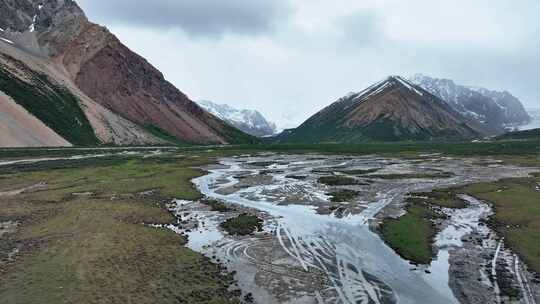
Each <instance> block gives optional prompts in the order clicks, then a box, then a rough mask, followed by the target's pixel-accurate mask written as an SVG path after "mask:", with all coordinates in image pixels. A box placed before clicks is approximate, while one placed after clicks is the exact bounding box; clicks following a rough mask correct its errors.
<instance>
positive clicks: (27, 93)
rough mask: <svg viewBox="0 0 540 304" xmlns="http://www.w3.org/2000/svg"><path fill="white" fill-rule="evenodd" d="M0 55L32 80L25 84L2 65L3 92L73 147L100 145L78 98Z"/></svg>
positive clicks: (0, 84)
mask: <svg viewBox="0 0 540 304" xmlns="http://www.w3.org/2000/svg"><path fill="white" fill-rule="evenodd" d="M0 56H4V57H7V58H8V59H9V61H11V62H13V63H14V64H16V65H17V66H18V68H19V69H20V70H21V71H24V73H25V77H28V78H29V79H30V80H29V82H25V81H23V80H21V79H19V78H18V77H17V76H15V75H14V74H12V73H11V72H10V70H9V68H8V67H6V66H0V90H1V91H3V92H4V93H6V94H7V95H8V96H10V97H11V98H13V100H15V102H17V103H18V104H20V105H21V106H23V107H24V108H25V109H26V110H27V111H28V112H30V113H31V114H33V115H34V116H35V117H37V118H38V119H39V120H41V121H42V122H43V123H45V125H47V126H48V127H50V128H51V129H52V130H54V131H55V132H56V133H58V134H59V135H60V136H62V137H63V138H65V139H66V140H67V141H69V142H70V143H72V144H73V145H78V146H95V145H99V144H100V142H99V140H98V138H97V137H96V135H95V133H94V130H93V129H92V126H91V125H90V123H89V122H88V119H87V118H86V115H85V114H84V112H83V110H82V109H81V107H80V104H79V100H78V98H77V97H75V96H74V95H73V94H71V93H70V92H69V91H68V90H67V89H66V88H64V87H62V86H60V85H58V84H56V83H53V82H52V81H51V80H50V79H49V78H48V77H47V76H45V75H43V74H40V73H37V72H35V71H32V70H31V69H29V68H28V67H27V66H26V65H25V64H24V63H22V62H20V61H18V60H15V59H13V58H10V57H8V56H7V55H0Z"/></svg>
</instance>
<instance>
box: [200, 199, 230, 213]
mask: <svg viewBox="0 0 540 304" xmlns="http://www.w3.org/2000/svg"><path fill="white" fill-rule="evenodd" d="M201 203H203V204H205V205H207V206H210V208H211V210H212V211H217V212H230V211H232V209H231V208H229V207H227V205H225V204H224V203H222V202H218V201H216V200H213V199H204V200H201Z"/></svg>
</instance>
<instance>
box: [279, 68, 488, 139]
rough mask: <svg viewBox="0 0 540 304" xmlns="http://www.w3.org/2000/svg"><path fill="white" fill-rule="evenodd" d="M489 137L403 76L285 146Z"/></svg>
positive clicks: (333, 108)
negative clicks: (300, 143)
mask: <svg viewBox="0 0 540 304" xmlns="http://www.w3.org/2000/svg"><path fill="white" fill-rule="evenodd" d="M483 133H484V131H483V130H481V128H480V127H479V126H478V125H477V124H476V123H475V122H471V121H469V120H467V119H466V118H465V117H463V116H462V115H461V114H459V113H458V112H456V111H455V110H453V109H452V108H451V107H450V106H449V105H447V104H446V103H445V102H444V101H442V100H441V99H439V98H437V97H435V96H433V95H431V94H430V93H429V92H427V91H425V90H423V89H421V88H419V87H416V86H414V85H412V84H411V83H409V82H408V81H406V80H405V79H403V78H401V77H399V76H392V77H389V78H387V79H385V80H383V81H381V82H379V83H377V84H375V85H373V86H371V87H370V88H368V89H366V90H364V91H362V92H360V93H353V94H350V95H348V96H346V97H343V98H341V99H340V100H338V101H337V102H335V103H333V104H331V105H330V106H328V107H327V108H325V109H324V110H322V111H320V112H319V113H317V114H315V115H313V116H312V117H311V118H310V119H308V120H307V121H306V122H304V123H303V124H302V125H301V126H300V127H298V128H297V129H295V130H292V131H291V132H290V133H288V134H286V135H284V137H283V138H282V139H280V140H281V141H282V142H309V143H320V142H347V143H358V142H365V141H414V140H421V141H428V140H468V139H473V138H478V137H482V136H483V135H484V134H483Z"/></svg>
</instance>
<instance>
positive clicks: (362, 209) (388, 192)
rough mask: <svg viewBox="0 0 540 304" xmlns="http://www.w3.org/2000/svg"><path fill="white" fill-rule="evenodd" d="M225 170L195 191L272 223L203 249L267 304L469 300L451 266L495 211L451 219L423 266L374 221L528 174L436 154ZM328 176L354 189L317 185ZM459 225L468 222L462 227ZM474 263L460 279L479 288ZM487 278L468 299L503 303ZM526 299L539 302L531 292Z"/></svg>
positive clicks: (257, 162)
mask: <svg viewBox="0 0 540 304" xmlns="http://www.w3.org/2000/svg"><path fill="white" fill-rule="evenodd" d="M220 163H221V165H220V166H214V167H210V168H208V170H209V174H207V175H205V176H203V177H200V178H197V179H195V180H194V182H195V184H196V185H197V187H198V188H199V190H200V191H201V192H202V193H203V194H205V195H207V196H208V197H210V198H214V199H218V200H221V201H224V202H228V203H230V204H232V205H236V206H242V207H243V208H250V209H253V210H256V211H258V212H260V213H262V214H265V215H266V216H268V217H269V219H267V221H266V227H265V231H266V232H265V233H260V234H256V235H255V236H252V237H248V238H245V237H244V238H238V237H231V236H224V238H223V239H222V240H220V241H215V240H212V241H209V242H208V243H207V244H206V245H207V246H203V248H202V250H201V251H202V252H203V253H205V254H207V255H211V256H214V257H217V258H218V259H219V260H220V261H221V262H223V263H224V264H226V265H227V266H228V267H229V269H230V270H233V271H236V272H237V273H238V274H237V279H238V280H239V284H240V286H241V287H243V289H244V290H245V291H246V290H247V291H249V292H251V293H252V294H253V295H254V296H255V300H259V302H262V303H272V302H275V303H298V302H299V301H302V302H301V303H396V302H398V303H457V302H458V301H462V302H463V301H464V297H463V295H462V293H465V294H467V292H468V291H467V290H461V289H460V288H463V285H462V284H456V282H455V281H456V280H455V278H454V276H455V275H456V274H457V273H459V271H461V269H457V270H456V269H455V264H456V263H455V262H456V261H455V259H456V257H458V256H459V255H460V254H463V253H464V252H466V250H469V251H470V250H471V249H467V248H466V247H467V246H465V245H464V244H463V243H462V242H461V239H462V237H465V236H471V235H475V234H479V235H481V234H482V233H484V232H483V230H482V229H484V226H482V225H481V224H480V222H481V221H482V220H484V219H485V218H486V217H487V216H488V215H489V213H488V212H484V211H482V212H479V211H478V210H484V209H483V208H487V209H488V210H489V209H490V208H489V206H488V205H485V206H484V205H482V206H484V207H483V208H479V209H478V208H476V207H474V205H471V207H470V208H468V209H465V211H463V212H465V215H460V216H455V217H453V216H452V214H450V213H449V214H448V216H447V217H448V219H447V220H446V221H441V222H440V223H439V224H440V225H441V229H440V230H441V231H442V232H441V233H440V234H439V235H437V237H436V240H437V242H436V243H435V244H434V246H435V247H437V250H436V251H437V252H438V254H437V255H436V256H435V259H434V261H433V262H432V263H431V264H430V265H427V266H422V265H420V266H416V265H413V264H411V263H410V262H409V261H406V260H404V259H403V258H401V257H400V256H399V255H398V254H397V253H396V252H395V251H394V250H392V249H391V248H390V247H389V246H387V245H386V244H385V243H384V242H383V241H382V240H381V238H380V236H379V235H378V234H377V233H376V229H377V228H376V227H377V226H378V223H379V222H380V221H381V219H383V218H385V217H388V216H394V217H397V216H399V215H401V214H402V212H403V202H404V198H405V196H406V195H407V194H408V193H411V192H425V191H430V190H432V189H434V188H444V187H448V186H455V185H461V184H469V183H473V182H479V181H492V180H495V179H500V178H505V177H524V176H527V175H528V172H529V170H527V169H523V168H516V167H511V166H505V165H503V164H501V163H500V162H496V161H491V160H486V161H483V163H484V164H488V165H478V163H479V160H478V159H475V160H473V159H464V160H463V159H453V158H449V157H443V156H440V155H424V156H422V157H418V158H416V159H407V160H404V159H392V158H380V157H376V156H361V157H343V156H315V155H273V154H269V155H264V156H257V157H249V156H245V157H236V158H227V159H222V160H221V162H220ZM480 163H482V162H480ZM375 169H377V170H376V171H375ZM355 172H362V174H354V173H355ZM365 172H373V173H367V174H364V173H365ZM441 172H443V173H441ZM350 173H353V174H350ZM298 176H302V178H297V177H298ZM324 176H333V177H337V179H336V180H338V181H339V180H346V181H348V182H347V183H345V182H337V183H332V185H325V184H321V183H319V182H318V181H319V179H320V178H321V177H324ZM387 176H388V178H387ZM396 176H400V177H402V178H397V177H396ZM340 177H342V178H341V179H339V178H340ZM351 180H353V181H354V182H351ZM336 189H341V190H343V189H346V190H351V191H355V193H358V196H357V197H354V198H352V199H349V200H347V201H342V202H335V201H334V202H333V201H332V199H331V197H330V196H329V195H328V194H329V193H332V192H335V190H336ZM462 218H465V219H467V223H468V224H467V225H465V224H464V223H463V222H460V221H459V220H458V219H462ZM444 227H446V228H444ZM481 227H482V228H481ZM485 229H487V228H485ZM210 230H211V229H210ZM488 230H489V229H488ZM201 232H202V234H204V232H203V231H201ZM483 237H484V238H486V240H492V241H489V242H488V241H486V244H479V247H482V251H485V252H484V254H486V255H489V254H490V253H489V252H490V250H493V251H495V250H496V248H493V247H496V246H493V240H494V239H496V238H495V237H496V236H495V235H492V234H484V235H483ZM439 240H440V241H439ZM495 244H497V243H496V242H495ZM475 248H476V247H475ZM476 262H477V265H476V264H475V265H473V267H476V268H471V269H477V271H476V273H474V275H475V276H474V277H471V278H469V279H462V280H461V281H463V280H470V281H471V283H473V282H474V281H476V282H479V281H480V280H479V278H482V275H483V270H482V266H483V265H481V263H482V262H483V260H482V261H480V260H479V261H476ZM473 264H474V263H473ZM468 266H469V267H471V265H468ZM458 268H459V267H458ZM285 269H288V270H285ZM240 272H241V274H240ZM520 273H521V270H520ZM527 275H528V274H527ZM519 276H520V277H521V276H525V275H523V274H519ZM488 281H489V280H487V281H485V282H480V283H477V284H483V285H479V286H476V287H477V288H476V289H474V290H473V291H471V292H474V293H475V296H477V298H478V299H482V300H483V301H485V300H488V301H490V300H493V301H497V299H498V296H499V294H498V293H497V292H494V291H493V289H494V287H493V285H494V284H492V283H489V284H488ZM490 284H491V285H490ZM456 294H459V296H456ZM527 299H533V300H534V295H528V296H527ZM477 301H478V302H480V301H479V300H477ZM523 301H525V300H523ZM469 302H471V303H473V301H469ZM524 303H525V302H524Z"/></svg>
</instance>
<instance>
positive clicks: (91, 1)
mask: <svg viewBox="0 0 540 304" xmlns="http://www.w3.org/2000/svg"><path fill="white" fill-rule="evenodd" d="M79 4H80V5H81V6H82V7H83V8H84V9H85V11H86V12H87V14H89V15H90V17H91V19H93V20H96V21H98V22H100V23H105V24H107V25H126V26H135V27H147V28H154V29H156V28H157V29H175V28H180V29H182V30H184V31H185V32H186V33H188V34H190V35H193V36H210V37H215V36H222V35H223V34H225V33H236V34H245V35H255V34H259V33H262V32H266V31H269V30H271V29H272V27H273V26H274V25H275V24H277V23H278V22H280V21H281V20H283V19H286V18H287V17H288V15H289V13H290V11H291V7H290V5H289V3H288V1H275V0H256V1H254V0H219V1H215V0H79Z"/></svg>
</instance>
